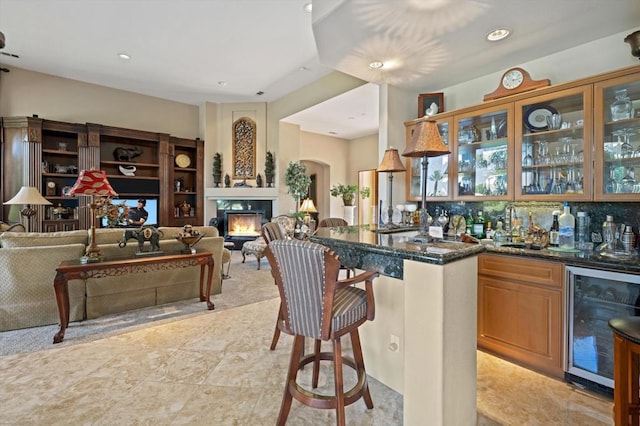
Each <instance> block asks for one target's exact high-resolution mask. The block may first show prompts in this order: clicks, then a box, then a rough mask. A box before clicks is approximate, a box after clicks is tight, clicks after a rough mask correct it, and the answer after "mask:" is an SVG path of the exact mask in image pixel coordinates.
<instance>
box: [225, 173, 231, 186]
mask: <svg viewBox="0 0 640 426" xmlns="http://www.w3.org/2000/svg"><path fill="white" fill-rule="evenodd" d="M224 186H225V188H229V187H231V178H230V177H229V173H227V174H225V175H224Z"/></svg>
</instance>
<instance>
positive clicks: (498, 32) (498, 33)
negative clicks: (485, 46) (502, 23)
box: [487, 28, 511, 41]
mask: <svg viewBox="0 0 640 426" xmlns="http://www.w3.org/2000/svg"><path fill="white" fill-rule="evenodd" d="M509 34H511V30H510V29H509V28H498V29H495V30H493V31H491V32H490V33H489V34H487V40H489V41H498V40H502V39H505V38H507V37H508V36H509Z"/></svg>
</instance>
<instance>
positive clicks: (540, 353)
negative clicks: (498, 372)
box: [478, 253, 564, 379]
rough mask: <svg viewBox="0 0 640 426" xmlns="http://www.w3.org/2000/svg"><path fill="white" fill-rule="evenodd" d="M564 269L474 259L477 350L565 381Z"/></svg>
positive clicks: (505, 259)
mask: <svg viewBox="0 0 640 426" xmlns="http://www.w3.org/2000/svg"><path fill="white" fill-rule="evenodd" d="M563 282H564V265H563V264H562V263H557V262H549V261H543V260H532V259H530V258H524V257H523V258H517V257H513V256H504V255H497V254H489V253H482V254H480V255H479V256H478V348H480V349H484V350H486V351H489V352H492V353H494V354H497V355H500V356H503V357H505V358H508V359H510V360H512V361H515V362H516V363H518V364H521V365H524V366H525V367H529V368H531V369H534V370H537V371H541V372H543V373H546V374H549V375H551V376H554V377H557V378H561V379H562V378H563V377H564V364H563V362H564V361H563V360H564V356H563V350H564V349H563V348H564V338H563V336H564V328H563V327H564V326H563V324H564V291H563Z"/></svg>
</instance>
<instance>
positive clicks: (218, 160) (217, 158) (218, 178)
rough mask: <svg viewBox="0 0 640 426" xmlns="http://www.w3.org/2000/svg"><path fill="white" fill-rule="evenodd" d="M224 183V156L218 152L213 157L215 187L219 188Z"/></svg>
mask: <svg viewBox="0 0 640 426" xmlns="http://www.w3.org/2000/svg"><path fill="white" fill-rule="evenodd" d="M221 182H222V155H221V154H220V153H219V152H216V153H215V154H214V155H213V186H215V187H216V188H219V187H220V186H221Z"/></svg>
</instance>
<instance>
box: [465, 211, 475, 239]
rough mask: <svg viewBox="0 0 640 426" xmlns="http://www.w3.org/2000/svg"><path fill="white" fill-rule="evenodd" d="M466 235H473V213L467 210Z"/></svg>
mask: <svg viewBox="0 0 640 426" xmlns="http://www.w3.org/2000/svg"><path fill="white" fill-rule="evenodd" d="M466 221H467V223H466V226H467V235H473V225H474V223H473V211H471V210H469V215H468V216H467V218H466Z"/></svg>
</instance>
